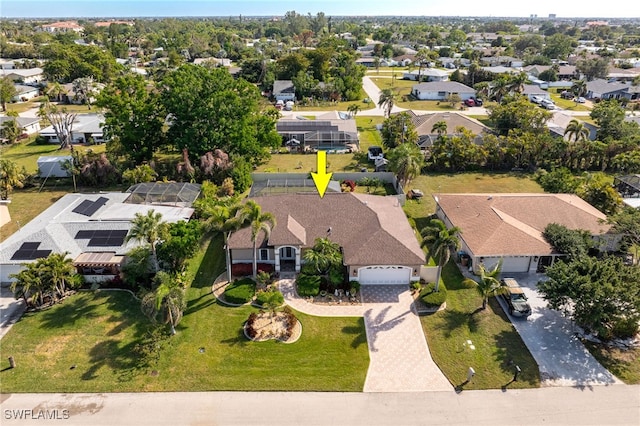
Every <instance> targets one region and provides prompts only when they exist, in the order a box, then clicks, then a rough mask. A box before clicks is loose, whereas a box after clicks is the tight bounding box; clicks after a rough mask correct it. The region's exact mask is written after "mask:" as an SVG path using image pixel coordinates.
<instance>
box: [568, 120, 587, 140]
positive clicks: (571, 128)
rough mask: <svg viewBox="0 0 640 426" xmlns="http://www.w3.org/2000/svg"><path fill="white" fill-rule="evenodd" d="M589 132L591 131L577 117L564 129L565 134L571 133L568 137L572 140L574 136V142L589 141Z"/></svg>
mask: <svg viewBox="0 0 640 426" xmlns="http://www.w3.org/2000/svg"><path fill="white" fill-rule="evenodd" d="M589 134H590V132H589V129H588V128H587V126H585V125H584V123H582V122H580V121H578V120H576V119H575V118H574V119H573V120H571V121H570V122H569V124H567V128H566V129H565V131H564V136H567V135H569V137H568V139H569V140H571V138H573V140H574V142H578V141H583V142H584V141H587V140H588V139H589Z"/></svg>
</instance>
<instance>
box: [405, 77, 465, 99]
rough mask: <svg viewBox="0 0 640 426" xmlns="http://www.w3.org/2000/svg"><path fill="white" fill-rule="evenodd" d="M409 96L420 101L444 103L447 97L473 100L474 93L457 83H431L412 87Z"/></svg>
mask: <svg viewBox="0 0 640 426" xmlns="http://www.w3.org/2000/svg"><path fill="white" fill-rule="evenodd" d="M411 94H412V95H413V96H415V97H416V98H417V99H419V100H421V101H425V100H429V101H444V100H446V99H447V97H448V96H449V95H452V94H457V95H459V96H460V99H461V100H463V101H464V100H467V99H469V98H473V97H474V96H475V95H476V91H475V90H474V89H473V88H472V87H469V86H465V85H464V84H462V83H458V82H457V81H431V82H428V83H420V84H416V85H414V86H413V87H411Z"/></svg>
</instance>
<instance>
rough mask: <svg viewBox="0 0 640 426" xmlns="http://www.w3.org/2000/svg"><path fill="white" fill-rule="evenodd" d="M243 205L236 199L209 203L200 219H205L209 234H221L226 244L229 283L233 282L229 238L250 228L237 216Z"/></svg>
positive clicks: (203, 209) (205, 226) (202, 211)
mask: <svg viewBox="0 0 640 426" xmlns="http://www.w3.org/2000/svg"><path fill="white" fill-rule="evenodd" d="M241 208H242V205H241V204H240V203H239V202H238V200H237V199H236V198H229V199H228V200H226V202H219V201H218V202H216V203H209V204H208V205H205V206H203V207H202V210H201V212H200V217H202V218H203V219H204V228H205V230H206V231H207V232H210V231H213V232H220V233H222V238H223V242H224V247H225V251H226V256H227V281H229V282H231V278H232V277H231V251H230V249H229V244H228V241H229V236H230V235H231V233H232V232H235V231H237V230H239V229H240V228H244V227H247V226H249V224H248V223H242V222H241V221H240V220H239V219H238V218H237V217H236V214H237V213H238V211H240V209H241Z"/></svg>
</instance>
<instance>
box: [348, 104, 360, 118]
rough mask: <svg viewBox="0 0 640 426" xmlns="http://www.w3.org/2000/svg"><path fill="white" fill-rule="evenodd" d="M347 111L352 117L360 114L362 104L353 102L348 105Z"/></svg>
mask: <svg viewBox="0 0 640 426" xmlns="http://www.w3.org/2000/svg"><path fill="white" fill-rule="evenodd" d="M347 111H348V112H349V115H350V116H351V117H352V118H355V116H356V115H358V113H359V112H360V105H358V104H351V105H349V106H348V107H347Z"/></svg>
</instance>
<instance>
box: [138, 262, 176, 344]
mask: <svg viewBox="0 0 640 426" xmlns="http://www.w3.org/2000/svg"><path fill="white" fill-rule="evenodd" d="M155 282H156V284H157V287H156V289H155V290H153V291H150V292H149V293H147V294H146V295H145V296H144V297H143V298H142V302H141V309H142V312H143V313H144V314H145V315H146V316H147V317H148V318H149V319H150V320H151V321H152V322H156V321H157V320H158V315H160V317H161V320H162V321H164V322H166V323H169V325H170V327H171V334H176V325H178V323H179V322H180V320H181V319H182V313H183V312H184V309H185V308H186V300H185V297H184V289H183V288H182V287H181V286H180V284H179V283H178V282H177V281H176V280H175V279H174V278H173V277H171V275H169V274H167V273H166V272H162V271H161V272H158V273H157V274H156V278H155Z"/></svg>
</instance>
